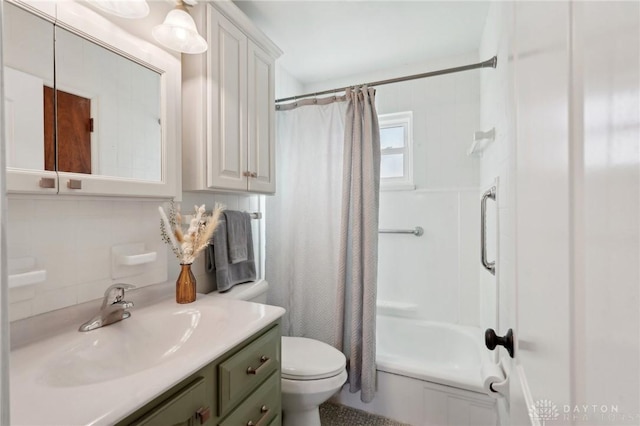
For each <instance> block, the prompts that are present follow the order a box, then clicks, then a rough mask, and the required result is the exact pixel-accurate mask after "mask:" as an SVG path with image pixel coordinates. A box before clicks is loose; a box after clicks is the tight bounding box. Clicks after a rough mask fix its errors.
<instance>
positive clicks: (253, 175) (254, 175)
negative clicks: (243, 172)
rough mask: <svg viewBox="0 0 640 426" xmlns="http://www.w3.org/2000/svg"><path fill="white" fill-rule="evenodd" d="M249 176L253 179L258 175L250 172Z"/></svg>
mask: <svg viewBox="0 0 640 426" xmlns="http://www.w3.org/2000/svg"><path fill="white" fill-rule="evenodd" d="M249 176H250V177H252V178H254V179H255V178H257V177H258V174H257V173H256V172H251V173H250V174H249Z"/></svg>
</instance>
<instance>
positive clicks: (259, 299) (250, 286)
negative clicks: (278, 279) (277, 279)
mask: <svg viewBox="0 0 640 426" xmlns="http://www.w3.org/2000/svg"><path fill="white" fill-rule="evenodd" d="M268 289H269V283H268V282H267V281H265V280H258V281H253V282H250V283H244V284H236V285H234V286H233V287H231V289H230V290H228V291H225V292H224V293H218V292H212V293H209V295H210V296H217V297H227V298H230V299H237V300H246V301H247V302H255V303H263V304H266V303H267V290H268Z"/></svg>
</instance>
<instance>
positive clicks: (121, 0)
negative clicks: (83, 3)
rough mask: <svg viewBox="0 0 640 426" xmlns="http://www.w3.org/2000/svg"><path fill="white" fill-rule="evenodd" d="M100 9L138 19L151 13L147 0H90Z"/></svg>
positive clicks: (122, 16)
mask: <svg viewBox="0 0 640 426" xmlns="http://www.w3.org/2000/svg"><path fill="white" fill-rule="evenodd" d="M89 2H90V3H91V4H93V5H94V6H95V7H97V8H98V9H100V10H103V11H105V12H108V13H110V14H112V15H116V16H119V17H121V18H129V19H138V18H144V17H145V16H147V15H148V14H149V5H148V4H147V0H89Z"/></svg>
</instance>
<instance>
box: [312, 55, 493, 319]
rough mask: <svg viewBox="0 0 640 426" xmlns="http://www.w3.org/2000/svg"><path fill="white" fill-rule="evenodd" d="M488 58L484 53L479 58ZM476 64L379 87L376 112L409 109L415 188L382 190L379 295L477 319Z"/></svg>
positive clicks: (409, 70) (422, 310)
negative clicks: (472, 152)
mask: <svg viewBox="0 0 640 426" xmlns="http://www.w3.org/2000/svg"><path fill="white" fill-rule="evenodd" d="M482 59H488V58H482ZM475 62H478V56H477V54H476V53H469V54H467V55H460V56H455V57H448V58H442V59H440V60H438V61H432V62H429V63H426V64H414V65H411V66H405V67H402V68H398V69H393V70H384V71H381V72H372V73H369V74H366V75H358V76H349V77H345V78H344V79H340V80H339V81H328V82H323V83H322V84H321V85H314V86H308V87H305V92H313V91H316V90H322V89H328V88H335V87H343V86H345V85H350V84H354V83H362V82H366V81H375V80H378V79H384V78H390V77H397V76H404V75H411V74H416V73H421V72H426V71H429V70H437V69H442V68H449V67H453V66H459V65H466V64H470V63H475ZM491 72H492V70H474V71H468V72H462V73H456V74H449V75H444V76H439V77H433V78H427V79H419V80H412V81H407V82H403V83H396V84H390V85H383V86H379V87H377V88H376V106H377V110H378V114H388V113H394V112H402V111H413V144H414V145H413V152H414V183H415V186H416V189H415V190H411V191H406V190H401V191H384V190H383V191H382V192H381V195H380V228H394V229H413V228H414V227H416V226H421V227H423V228H424V230H425V233H424V235H423V236H422V237H419V238H416V237H414V236H411V235H396V234H381V235H380V239H379V268H378V301H379V302H399V303H405V304H417V305H418V317H420V318H423V319H427V320H434V321H444V322H451V323H461V324H466V325H478V320H479V307H480V305H479V299H478V298H479V291H478V268H477V264H478V256H479V255H478V250H479V228H478V226H479V218H478V212H479V210H478V178H479V173H478V171H479V160H478V159H477V158H473V157H469V156H467V155H466V151H467V149H468V148H469V145H470V144H471V141H472V135H473V132H474V131H476V130H481V129H480V126H479V106H480V105H479V102H480V92H479V87H480V86H479V82H480V80H479V79H480V75H481V74H483V73H491Z"/></svg>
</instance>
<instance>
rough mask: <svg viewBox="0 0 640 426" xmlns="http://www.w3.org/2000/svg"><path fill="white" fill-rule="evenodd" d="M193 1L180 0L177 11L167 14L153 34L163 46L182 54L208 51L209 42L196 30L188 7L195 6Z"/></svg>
mask: <svg viewBox="0 0 640 426" xmlns="http://www.w3.org/2000/svg"><path fill="white" fill-rule="evenodd" d="M195 4H196V2H195V1H193V0H178V4H177V5H176V7H175V9H173V10H172V11H170V12H169V13H168V14H167V17H166V18H165V20H164V22H163V23H162V24H160V25H156V26H155V27H154V28H153V30H152V32H151V34H153V37H154V38H155V39H156V40H157V41H158V42H159V43H161V44H162V45H163V46H165V47H168V48H169V49H172V50H175V51H177V52H182V53H202V52H205V51H206V50H207V47H208V45H207V42H206V40H205V39H204V38H202V36H201V35H200V34H198V29H197V28H196V23H195V22H194V21H193V18H192V17H191V15H189V12H187V6H193V5H195Z"/></svg>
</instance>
